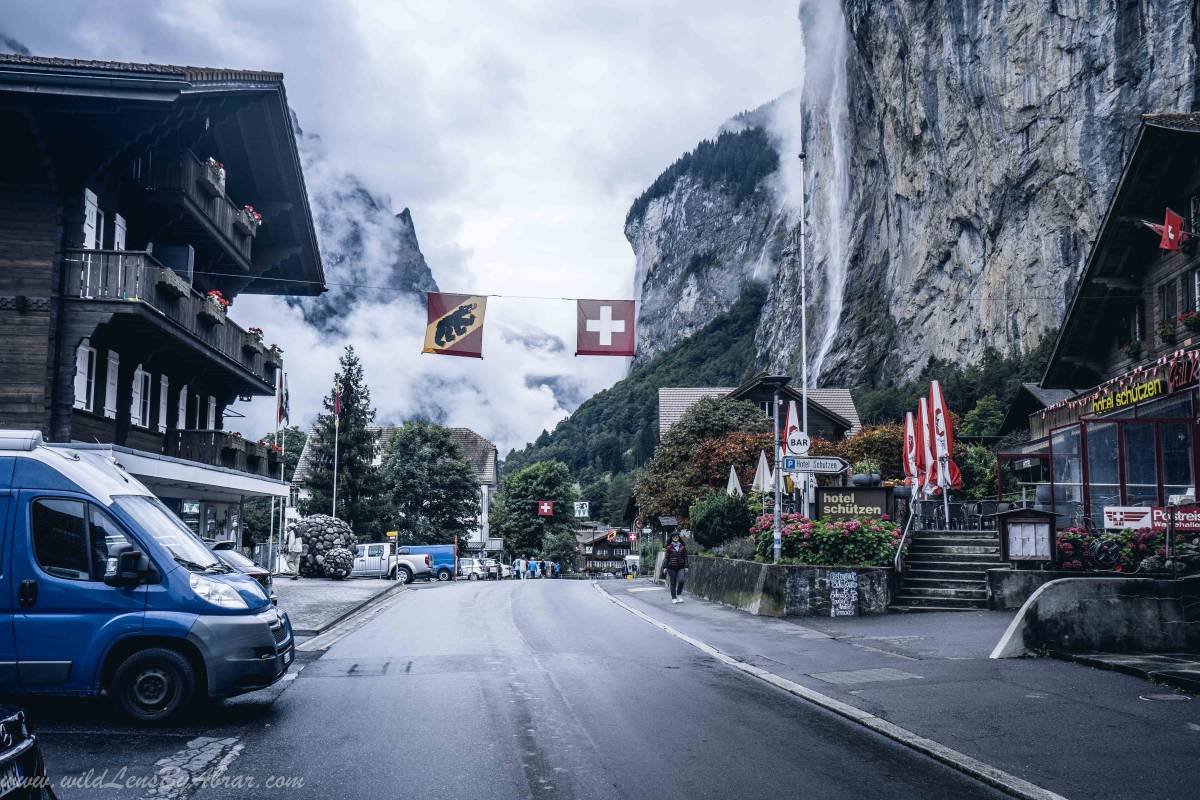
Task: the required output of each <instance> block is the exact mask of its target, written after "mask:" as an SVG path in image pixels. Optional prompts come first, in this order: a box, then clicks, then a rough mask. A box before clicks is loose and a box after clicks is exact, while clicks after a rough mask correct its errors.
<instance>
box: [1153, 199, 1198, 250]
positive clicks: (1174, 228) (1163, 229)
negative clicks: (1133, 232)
mask: <svg viewBox="0 0 1200 800" xmlns="http://www.w3.org/2000/svg"><path fill="white" fill-rule="evenodd" d="M1145 225H1146V227H1147V228H1150V230H1152V231H1154V232H1155V233H1157V234H1158V236H1159V239H1158V247H1159V249H1160V250H1178V249H1179V246H1180V245H1181V244H1183V243H1184V242H1186V241H1187V240H1188V238H1189V235H1188V232H1187V231H1185V230H1184V229H1183V217H1181V216H1179V215H1178V214H1176V213H1175V212H1174V211H1172V210H1171V209H1169V208H1168V209H1167V213H1166V217H1165V218H1164V219H1163V223H1162V224H1161V225H1159V224H1158V223H1155V222H1147V223H1145Z"/></svg>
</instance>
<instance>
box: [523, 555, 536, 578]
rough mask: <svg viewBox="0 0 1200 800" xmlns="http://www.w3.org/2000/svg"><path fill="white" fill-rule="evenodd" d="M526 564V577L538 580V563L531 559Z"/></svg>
mask: <svg viewBox="0 0 1200 800" xmlns="http://www.w3.org/2000/svg"><path fill="white" fill-rule="evenodd" d="M525 563H526V575H525V577H526V578H528V579H532V578H536V577H537V562H536V561H534V560H533V559H530V560H529V561H527V562H525Z"/></svg>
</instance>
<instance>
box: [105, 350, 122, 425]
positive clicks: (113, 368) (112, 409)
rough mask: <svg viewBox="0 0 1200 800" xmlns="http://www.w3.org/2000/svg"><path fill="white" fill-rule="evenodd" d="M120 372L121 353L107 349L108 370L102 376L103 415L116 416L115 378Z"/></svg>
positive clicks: (110, 417)
mask: <svg viewBox="0 0 1200 800" xmlns="http://www.w3.org/2000/svg"><path fill="white" fill-rule="evenodd" d="M120 374H121V354H120V353H118V352H117V351H116V350H109V351H108V372H107V374H106V375H105V376H104V416H106V417H108V418H109V419H116V418H117V379H118V376H119V375H120Z"/></svg>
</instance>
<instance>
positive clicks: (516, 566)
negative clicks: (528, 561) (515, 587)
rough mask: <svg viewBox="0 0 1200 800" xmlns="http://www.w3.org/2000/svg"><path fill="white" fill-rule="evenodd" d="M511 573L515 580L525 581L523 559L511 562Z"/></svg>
mask: <svg viewBox="0 0 1200 800" xmlns="http://www.w3.org/2000/svg"><path fill="white" fill-rule="evenodd" d="M513 572H515V573H516V574H517V580H519V581H523V580H525V559H523V558H518V559H515V560H514V561H513Z"/></svg>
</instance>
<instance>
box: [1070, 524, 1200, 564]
mask: <svg viewBox="0 0 1200 800" xmlns="http://www.w3.org/2000/svg"><path fill="white" fill-rule="evenodd" d="M1177 538H1182V537H1177ZM1166 542H1167V538H1166V534H1165V533H1164V532H1162V531H1152V530H1144V531H1135V530H1131V529H1129V528H1125V529H1124V530H1120V531H1115V532H1114V531H1089V530H1088V529H1087V528H1067V529H1066V530H1063V531H1059V533H1058V536H1057V537H1056V539H1055V547H1056V549H1057V550H1058V561H1059V565H1060V566H1061V567H1062V568H1063V569H1068V570H1098V571H1105V572H1107V571H1112V572H1137V571H1138V570H1139V569H1142V568H1143V567H1144V568H1146V569H1150V568H1152V567H1158V566H1160V565H1161V564H1162V562H1163V559H1164V558H1165V556H1166ZM1143 562H1148V563H1143Z"/></svg>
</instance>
